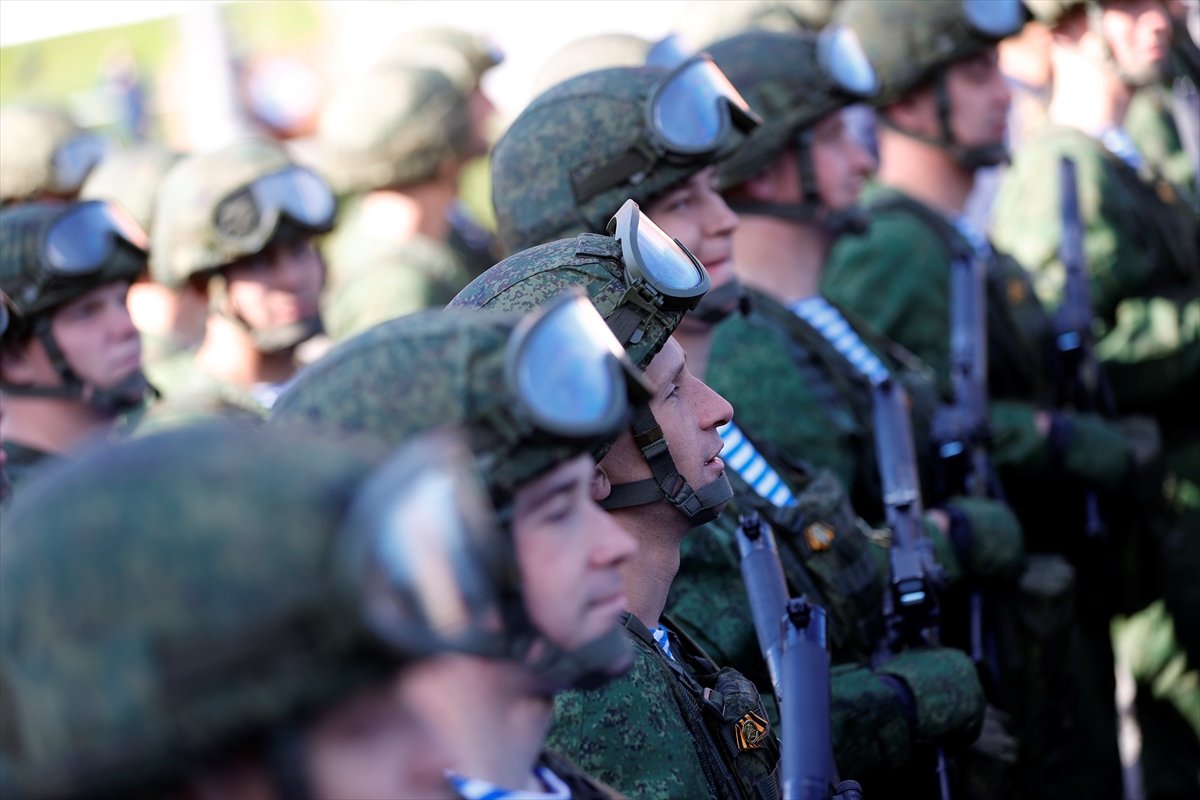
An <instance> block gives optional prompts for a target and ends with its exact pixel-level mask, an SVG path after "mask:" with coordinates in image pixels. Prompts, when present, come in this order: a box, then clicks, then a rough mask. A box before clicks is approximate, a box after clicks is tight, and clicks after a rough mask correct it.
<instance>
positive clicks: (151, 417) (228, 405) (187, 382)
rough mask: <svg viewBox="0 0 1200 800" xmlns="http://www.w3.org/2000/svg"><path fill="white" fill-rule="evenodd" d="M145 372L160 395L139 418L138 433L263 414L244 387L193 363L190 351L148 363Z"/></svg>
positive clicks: (251, 419) (259, 417) (262, 416)
mask: <svg viewBox="0 0 1200 800" xmlns="http://www.w3.org/2000/svg"><path fill="white" fill-rule="evenodd" d="M146 373H147V376H148V377H149V379H150V382H151V383H152V384H154V386H156V387H157V388H158V390H159V391H160V392H161V393H162V399H161V401H160V402H159V403H157V404H155V405H153V406H151V407H150V409H149V410H148V411H147V412H146V414H145V415H144V416H143V417H142V418H141V420H140V421H139V423H138V425H137V428H136V432H137V434H138V435H143V434H146V433H149V432H152V431H156V430H162V429H166V428H172V427H176V426H180V425H185V424H189V423H194V422H200V421H204V420H211V419H213V418H221V419H232V420H240V421H246V422H261V421H262V420H263V419H265V418H266V415H267V410H266V409H265V408H264V407H263V406H262V405H261V404H260V403H259V402H258V401H257V400H255V399H254V398H253V397H252V396H250V395H249V394H248V393H247V392H246V391H245V390H243V389H242V388H240V387H238V386H235V385H233V384H232V383H229V382H227V381H223V380H219V379H218V378H215V377H213V376H212V375H210V374H209V373H207V372H205V371H204V370H202V369H200V368H199V367H198V366H196V358H195V353H194V352H191V351H184V352H181V353H178V354H177V355H175V356H172V357H170V358H167V359H165V360H163V361H161V362H159V363H157V364H153V365H150V366H148V367H147V369H146Z"/></svg>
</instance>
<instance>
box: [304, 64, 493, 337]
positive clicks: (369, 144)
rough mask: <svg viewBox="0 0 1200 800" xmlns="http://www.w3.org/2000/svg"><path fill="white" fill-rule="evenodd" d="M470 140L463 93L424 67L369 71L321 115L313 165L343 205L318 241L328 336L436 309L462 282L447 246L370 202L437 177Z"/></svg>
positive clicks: (464, 276)
mask: <svg viewBox="0 0 1200 800" xmlns="http://www.w3.org/2000/svg"><path fill="white" fill-rule="evenodd" d="M469 140H470V119H469V116H468V110H467V100H466V96H465V95H463V94H462V93H461V92H460V90H459V89H458V88H457V87H456V86H455V85H454V83H453V82H452V81H451V80H450V78H449V77H447V76H446V75H444V74H443V73H442V72H438V71H435V70H432V69H427V68H422V67H415V66H397V65H392V66H384V67H380V68H377V69H376V70H374V71H372V72H371V73H369V74H367V75H366V76H364V77H362V78H360V79H358V80H356V81H355V82H354V83H353V84H352V85H349V86H346V87H344V88H343V90H341V91H340V92H338V93H337V94H336V95H335V97H334V100H333V102H332V103H330V105H329V106H328V107H327V108H326V109H325V111H324V112H323V113H322V115H321V122H320V128H319V131H318V144H319V153H320V154H319V156H318V159H317V160H318V164H319V167H320V168H321V169H322V171H323V172H324V174H325V175H326V176H327V177H328V178H329V181H330V183H331V184H332V185H333V187H334V189H335V190H336V191H337V192H338V193H339V194H340V195H343V196H344V198H345V199H344V200H343V209H342V212H341V215H340V218H339V220H338V224H337V227H336V230H335V232H334V233H333V234H332V235H331V236H330V237H329V238H328V239H327V240H326V241H325V244H324V252H325V257H326V259H327V260H328V262H329V286H328V288H327V290H326V296H325V298H324V301H323V306H324V308H323V314H324V316H325V318H326V319H327V320H328V321H329V323H330V328H329V330H330V333H331V335H332V336H333V337H334V338H335V339H344V338H347V337H349V336H351V335H353V334H355V333H358V332H359V331H362V330H365V329H366V328H369V327H371V326H372V325H374V324H376V323H378V322H382V321H383V320H386V319H392V318H394V317H399V316H402V315H404V314H408V313H411V312H413V311H417V310H420V309H422V308H431V307H441V306H443V305H445V304H446V302H447V301H449V300H450V298H451V297H453V296H454V294H455V293H456V292H457V291H458V290H459V289H461V288H462V287H463V286H465V285H466V284H467V283H468V282H469V281H470V279H471V273H470V272H469V271H468V270H467V267H466V265H465V264H464V263H463V262H462V260H461V259H460V257H459V256H458V255H457V254H456V253H455V252H454V251H453V250H452V249H451V247H450V246H449V245H448V244H447V243H446V242H444V241H434V240H433V239H431V238H429V237H427V236H424V235H422V234H420V233H417V232H415V231H413V232H409V231H406V230H405V227H406V225H408V224H411V222H410V221H409V220H405V219H403V218H401V219H396V218H385V217H382V216H381V215H380V214H379V213H374V214H373V213H371V207H372V203H371V200H372V198H371V196H370V193H371V192H373V191H375V190H380V189H397V190H399V191H403V187H404V186H406V185H410V184H418V183H421V182H423V181H427V180H431V179H435V178H437V176H438V173H439V171H440V170H442V169H444V168H445V167H446V165H447V164H450V163H453V162H454V161H455V160H457V159H459V158H462V157H463V156H464V155H465V152H466V147H467V145H468V143H469ZM378 205H379V204H378V203H374V206H378Z"/></svg>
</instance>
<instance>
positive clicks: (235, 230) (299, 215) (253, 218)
mask: <svg viewBox="0 0 1200 800" xmlns="http://www.w3.org/2000/svg"><path fill="white" fill-rule="evenodd" d="M334 209H335V202H334V198H333V192H332V191H330V189H329V186H328V185H327V184H326V183H325V181H323V180H322V179H321V178H320V177H318V176H317V174H316V173H314V172H312V171H311V170H309V169H305V168H304V167H289V168H287V169H284V170H281V171H280V172H275V173H272V174H270V175H264V176H263V177H261V178H257V179H255V180H254V181H253V182H252V183H251V184H250V185H249V186H245V187H242V188H241V189H238V190H236V191H234V192H232V193H230V194H229V195H228V196H227V197H226V198H225V199H223V200H222V201H221V202H220V203H219V204H218V205H217V209H216V213H215V215H214V222H215V224H216V227H217V230H218V231H220V232H221V233H222V234H223V235H224V236H225V237H227V238H229V239H232V240H235V241H244V242H248V243H249V244H248V247H249V249H251V250H257V249H259V248H261V247H262V246H263V245H265V244H266V242H267V239H268V238H269V237H270V235H271V234H272V233H273V232H274V230H275V226H276V224H277V223H278V222H279V215H280V214H281V213H282V214H287V215H288V217H290V218H291V219H293V220H294V221H296V222H297V223H299V224H300V225H303V226H305V227H307V228H312V229H313V230H325V229H327V228H328V227H329V226H330V224H331V223H332V222H333V214H334Z"/></svg>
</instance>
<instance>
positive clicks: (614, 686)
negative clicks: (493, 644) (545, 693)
mask: <svg viewBox="0 0 1200 800" xmlns="http://www.w3.org/2000/svg"><path fill="white" fill-rule="evenodd" d="M626 616H627V618H626V622H625V628H626V633H627V634H628V636H629V639H630V641H631V642H632V643H633V648H634V654H635V655H634V664H633V667H632V668H631V669H630V671H629V672H627V673H626V674H625V675H623V676H622V677H620V678H618V679H616V680H614V681H612V682H610V683H608V684H606V685H605V686H604V687H603V688H601V689H597V690H591V691H569V692H560V693H559V694H557V695H555V698H554V721H553V723H552V725H551V728H550V732H549V734H548V735H547V737H546V744H547V746H548V747H550V748H552V749H553V750H555V751H556V752H559V753H562V754H563V755H565V756H566V757H568V758H570V759H571V760H572V761H574V762H575V763H576V764H578V765H579V766H580V767H581V768H582V769H584V770H586V771H587V772H588V773H589V774H591V775H594V776H595V777H596V778H598V779H599V780H601V781H603V782H605V783H607V784H609V785H611V786H613V787H614V788H616V789H617V790H618V791H621V792H623V793H625V794H626V795H628V796H630V797H670V798H691V797H712V798H730V799H733V798H744V799H745V800H751V798H759V797H763V796H768V797H769V796H772V795H770V794H762V795H760V794H757V793H756V792H755V790H754V789H752V788H750V786H749V784H751V783H755V782H756V776H757V777H758V779H760V780H763V776H761V775H759V774H758V773H759V771H760V770H763V769H770V768H771V766H770V765H772V764H773V763H774V762H775V760H777V759H778V749H777V744H776V741H775V737H774V736H773V735H772V736H771V737H770V741H769V742H768V744H767V745H765V746H764V747H762V748H759V749H757V750H748V751H746V752H745V753H740V754H738V755H737V756H736V757H735V756H732V755H731V753H730V748H731V747H733V745H732V743H731V742H724V741H723V740H725V739H727V738H729V739H731V738H732V722H733V719H736V718H737V717H738V716H740V715H741V713H742V712H741V710H738V711H737V712H736V713H733V709H734V708H735V707H740V706H744V705H749V706H751V707H755V708H757V709H758V712H757V713H759V715H760V716H762V715H763V714H765V711H764V710H763V708H762V704H761V701H760V699H759V697H758V693H757V691H756V690H755V689H754V686H753V685H752V684H750V682H749V681H747V680H746V679H745V678H744V677H743V676H741V675H740V674H738V673H737V672H736V670H730V669H721V670H719V671H718V670H717V668H716V665H715V664H714V663H713V662H712V661H711V659H710V658H709V657H708V655H707V654H706V653H704V652H703V650H701V649H700V648H699V647H698V646H697V645H696V644H695V643H693V642H690V641H689V640H688V639H687V637H686V636H683V635H680V633H679V632H678V628H677V627H676V626H675V624H674V623H673V622H671V621H670V620H669V619H665V618H664V619H662V620H660V622H661V624H662V625H663V626H664V627H665V628H667V630H668V631H669V635H670V641H671V651H672V653H673V654H674V655H675V659H676V660H675V661H671V660H670V659H668V658H667V657H666V655H665V654H663V652H662V650H661V649H660V648H659V646H658V645H657V644H655V643H654V640H653V639H652V638H651V637H650V632H649V630H647V629H646V628H645V625H644V623H642V622H641V620H639V619H638V618H637V617H634V616H632V615H626ZM701 687H703V688H706V689H709V690H711V697H712V698H714V699H715V701H716V705H717V708H721V707H722V704H723V705H724V714H725V715H731V714H732V718H731V719H729V720H725V719H717V715H716V714H715V713H714V709H713V708H710V707H705V706H702V705H701V703H700V701H699V698H698V697H697V694H698V693H699V692H700V691H701V690H702V689H701ZM739 759H744V760H745V763H740V762H739ZM751 761H753V762H754V764H755V765H754V766H751V764H750V763H749V762H751ZM771 780H772V778H770V777H767V778H765V781H764V782H765V783H769V782H770V781H771ZM777 790H778V785H777V784H776V791H777ZM758 791H762V789H761V788H759V789H758Z"/></svg>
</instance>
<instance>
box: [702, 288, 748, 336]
mask: <svg viewBox="0 0 1200 800" xmlns="http://www.w3.org/2000/svg"><path fill="white" fill-rule="evenodd" d="M747 303H749V298H748V297H747V296H746V292H745V290H744V289H743V288H742V285H741V284H740V283H738V281H737V280H736V279H731V280H730V281H729V282H728V283H723V284H721V285H720V286H718V287H717V288H715V289H710V290H709V291H708V292H706V293H705V295H704V297H702V298H700V302H699V303H697V304H696V307H695V308H694V309H692V310H691V311H689V312H688V316H689V317H692V318H694V319H698V320H700V321H701V322H703V323H704V324H706V325H716V324H718V323H720V322H722V321H724V320H725V319H726V318H727V317H729V316H730V315H732V314H733V312H734V311H738V310H741V311H746V305H747Z"/></svg>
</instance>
